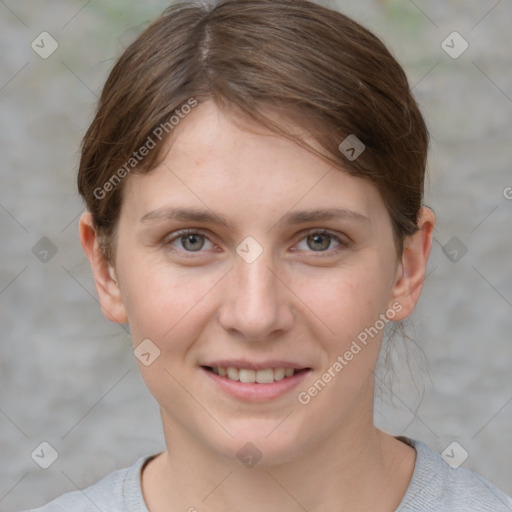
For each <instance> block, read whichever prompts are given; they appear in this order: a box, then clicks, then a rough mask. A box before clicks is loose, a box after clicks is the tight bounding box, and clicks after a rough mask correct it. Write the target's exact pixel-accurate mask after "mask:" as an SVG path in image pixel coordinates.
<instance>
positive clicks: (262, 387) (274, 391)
mask: <svg viewBox="0 0 512 512" xmlns="http://www.w3.org/2000/svg"><path fill="white" fill-rule="evenodd" d="M251 366H253V368H247V363H246V364H245V365H242V364H241V365H240V366H231V365H229V366H228V365H222V364H215V365H214V366H208V365H202V366H201V367H200V368H201V370H202V371H203V372H204V374H205V375H206V377H208V378H209V379H210V382H212V381H213V383H214V385H216V388H215V389H217V390H220V391H222V392H223V393H225V394H227V395H228V396H230V397H232V398H236V399H238V400H243V401H245V402H247V401H248V402H261V401H267V400H271V399H275V398H278V397H280V396H282V395H285V394H287V393H288V392H290V391H291V390H292V389H293V388H295V387H296V386H298V385H299V383H300V382H301V381H302V380H303V379H304V378H305V376H306V375H307V374H308V373H309V372H310V371H312V368H301V367H296V368H294V367H291V366H287V365H283V366H277V365H273V366H274V367H270V368H265V367H264V365H256V366H260V367H258V368H255V367H254V366H255V365H251Z"/></svg>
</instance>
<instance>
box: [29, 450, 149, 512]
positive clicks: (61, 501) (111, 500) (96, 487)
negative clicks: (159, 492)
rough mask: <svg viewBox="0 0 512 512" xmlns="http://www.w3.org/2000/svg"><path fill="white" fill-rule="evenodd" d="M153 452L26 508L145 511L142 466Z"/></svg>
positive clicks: (61, 511)
mask: <svg viewBox="0 0 512 512" xmlns="http://www.w3.org/2000/svg"><path fill="white" fill-rule="evenodd" d="M152 457H154V455H146V456H142V457H139V458H138V459H137V460H136V461H135V462H134V463H133V464H132V465H131V466H129V467H125V468H122V469H117V470H116V471H113V472H112V473H109V474H108V475H106V476H105V477H103V478H102V479H101V480H99V481H98V482H96V483H94V484H92V485H90V486H89V487H86V488H84V489H82V490H77V491H70V492H67V493H65V494H62V495H61V496H59V497H57V498H55V499H54V500H52V501H50V502H49V503H47V504H46V505H44V506H42V507H40V508H36V509H30V510H27V511H25V512H69V511H71V510H72V511H73V512H98V510H105V511H107V510H108V511H109V512H132V511H133V512H147V508H146V506H145V504H144V499H143V497H142V489H141V486H140V474H141V468H142V466H143V465H144V464H145V463H146V462H147V461H148V460H150V459H151V458H152Z"/></svg>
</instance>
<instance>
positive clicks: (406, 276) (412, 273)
mask: <svg viewBox="0 0 512 512" xmlns="http://www.w3.org/2000/svg"><path fill="white" fill-rule="evenodd" d="M435 222H436V218H435V214H434V212H433V211H432V210H431V209H430V208H428V207H423V208H421V210H420V214H419V219H418V228H419V229H418V231H417V232H416V233H414V234H413V235H411V236H409V237H406V238H405V240H404V250H403V253H402V260H401V262H400V264H399V266H398V272H397V278H396V282H395V285H394V288H393V301H394V302H399V303H400V304H401V305H402V309H401V311H400V314H399V315H396V317H395V318H394V319H395V320H398V321H399V320H403V319H404V318H407V317H408V316H409V315H411V314H412V312H413V311H414V308H415V307H416V304H417V303H418V300H419V298H420V294H421V290H422V289H423V282H424V280H425V274H426V269H427V263H428V258H429V256H430V251H431V249H432V238H433V235H434V226H435Z"/></svg>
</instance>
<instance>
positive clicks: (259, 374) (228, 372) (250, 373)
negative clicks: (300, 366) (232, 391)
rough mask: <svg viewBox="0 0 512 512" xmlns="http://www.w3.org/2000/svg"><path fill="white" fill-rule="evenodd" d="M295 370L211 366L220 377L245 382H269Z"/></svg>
mask: <svg viewBox="0 0 512 512" xmlns="http://www.w3.org/2000/svg"><path fill="white" fill-rule="evenodd" d="M295 371H296V370H295V369H294V368H268V369H265V370H251V369H249V368H234V367H233V366H229V367H228V368H224V367H222V366H217V367H215V368H213V372H214V373H215V374H217V375H220V376H221V377H227V378H228V379H231V380H235V381H240V382H245V383H254V382H257V383H258V384H271V383H272V382H274V381H278V380H282V379H284V378H285V377H291V376H292V375H293V374H294V373H295Z"/></svg>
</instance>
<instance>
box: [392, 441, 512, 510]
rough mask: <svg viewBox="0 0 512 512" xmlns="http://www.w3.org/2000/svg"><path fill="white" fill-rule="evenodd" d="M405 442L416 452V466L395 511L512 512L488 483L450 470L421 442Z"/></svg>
mask: <svg viewBox="0 0 512 512" xmlns="http://www.w3.org/2000/svg"><path fill="white" fill-rule="evenodd" d="M406 439H408V438H406ZM409 441H410V442H411V444H412V445H413V446H414V448H415V449H416V453H417V456H416V465H415V467H414V472H413V476H412V478H411V482H410V484H409V487H408V489H407V492H406V493H405V495H404V497H403V499H402V501H401V503H400V505H399V507H398V508H397V510H396V512H428V511H432V512H434V511H435V512H439V511H443V512H512V499H511V498H510V497H509V496H507V495H506V494H505V493H504V492H503V491H501V490H500V489H498V488H497V487H495V486H494V485H493V484H492V483H491V482H489V481H487V480H485V479H484V478H482V477H481V476H479V475H477V474H476V473H474V472H472V471H470V470H468V469H465V468H462V467H458V468H453V467H452V466H450V465H449V464H448V463H447V462H446V461H445V460H444V459H443V457H442V456H441V455H440V454H439V453H437V452H435V451H433V450H432V449H430V448H429V447H428V446H427V445H426V444H424V443H422V442H421V441H417V440H414V439H409Z"/></svg>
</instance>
